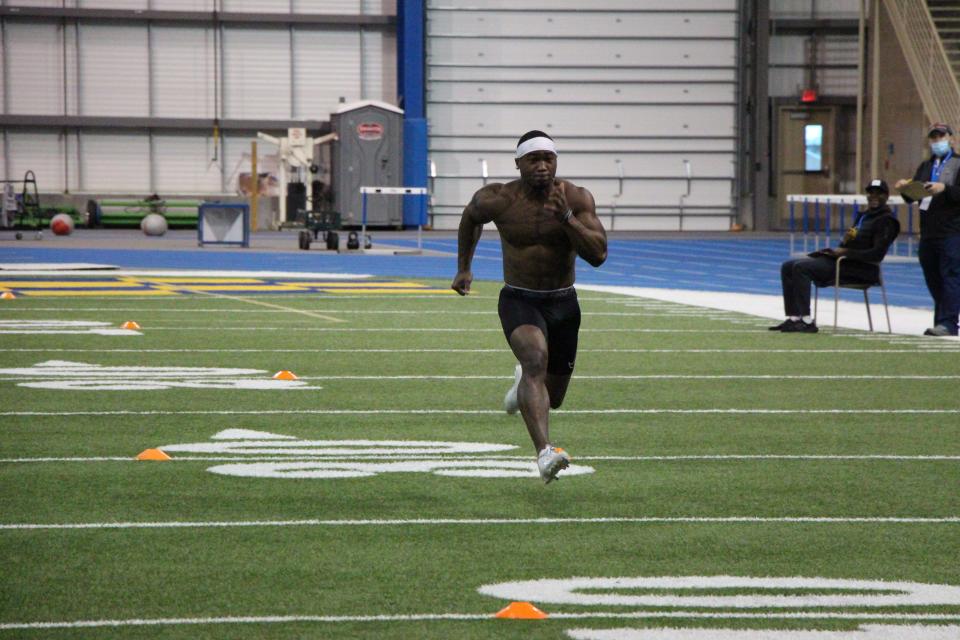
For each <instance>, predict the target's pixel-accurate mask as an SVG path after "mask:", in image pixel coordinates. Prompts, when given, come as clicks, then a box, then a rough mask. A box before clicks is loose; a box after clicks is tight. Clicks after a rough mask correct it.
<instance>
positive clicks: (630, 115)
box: [430, 103, 736, 137]
mask: <svg viewBox="0 0 960 640" xmlns="http://www.w3.org/2000/svg"><path fill="white" fill-rule="evenodd" d="M430 106H431V108H430V124H431V126H432V127H434V129H435V130H436V131H438V132H439V131H443V132H451V131H456V132H457V133H458V134H462V135H468V136H470V135H483V134H489V135H499V136H509V135H511V134H513V135H514V136H516V137H519V136H520V134H522V133H523V132H524V131H528V130H530V129H542V130H543V131H546V132H547V133H549V134H550V135H551V136H552V135H554V134H556V135H557V136H564V135H579V136H582V135H588V136H617V135H625V136H732V135H734V128H735V124H736V123H735V121H734V112H735V111H736V110H735V108H734V107H733V106H729V107H700V106H670V108H669V109H668V108H664V107H663V106H657V105H642V106H624V105H609V106H607V105H598V106H582V105H575V104H574V105H570V104H555V105H552V106H551V105H540V104H514V105H509V106H504V105H498V104H473V105H459V104H443V103H440V104H433V103H431V105H430Z"/></svg>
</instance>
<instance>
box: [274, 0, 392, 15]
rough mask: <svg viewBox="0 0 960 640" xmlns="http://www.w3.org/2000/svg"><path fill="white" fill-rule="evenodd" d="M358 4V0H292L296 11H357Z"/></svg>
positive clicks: (358, 9) (358, 8)
mask: <svg viewBox="0 0 960 640" xmlns="http://www.w3.org/2000/svg"><path fill="white" fill-rule="evenodd" d="M360 4H361V3H360V1H359V0H323V1H322V2H321V1H319V0H293V10H294V12H296V13H359V12H360ZM376 13H379V11H377V12H376Z"/></svg>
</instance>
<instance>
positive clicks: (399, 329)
mask: <svg viewBox="0 0 960 640" xmlns="http://www.w3.org/2000/svg"><path fill="white" fill-rule="evenodd" d="M261 304H268V303H261ZM270 306H276V305H270ZM289 311H290V312H291V313H294V312H295V313H302V314H304V315H308V316H313V317H318V318H323V319H328V320H331V321H335V322H346V320H340V319H333V318H329V317H328V316H322V315H318V314H312V313H309V312H306V311H295V310H294V309H290V310H289ZM225 313H228V312H225ZM426 313H429V312H426ZM145 330H149V331H290V330H291V327H290V325H287V326H282V327H266V326H256V327H225V326H223V325H220V324H217V325H216V326H208V325H203V326H185V325H171V326H159V325H155V324H151V325H150V326H149V327H147V329H145ZM303 331H311V332H335V333H409V332H417V333H457V334H462V333H464V332H465V331H466V332H469V333H503V329H499V328H493V327H491V328H481V329H472V328H471V329H464V328H463V327H297V329H296V333H300V332H303ZM580 333H698V334H699V333H759V331H758V330H756V329H580Z"/></svg>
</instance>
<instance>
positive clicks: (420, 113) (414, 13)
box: [397, 0, 427, 227]
mask: <svg viewBox="0 0 960 640" xmlns="http://www.w3.org/2000/svg"><path fill="white" fill-rule="evenodd" d="M425 48H426V11H425V7H424V2H423V0H404V1H402V2H398V3H397V67H398V68H397V93H398V94H399V97H400V106H401V107H402V108H403V185H404V186H405V187H426V186H427V120H426V117H425V115H426V114H425V109H424V106H425V103H426V90H425V87H426V73H425V67H426V64H425V63H426V51H425ZM419 200H420V198H418V197H416V196H403V224H404V226H406V227H415V226H417V225H418V224H420V223H421V222H422V221H421V219H420V216H421V210H422V207H421V206H420V202H419Z"/></svg>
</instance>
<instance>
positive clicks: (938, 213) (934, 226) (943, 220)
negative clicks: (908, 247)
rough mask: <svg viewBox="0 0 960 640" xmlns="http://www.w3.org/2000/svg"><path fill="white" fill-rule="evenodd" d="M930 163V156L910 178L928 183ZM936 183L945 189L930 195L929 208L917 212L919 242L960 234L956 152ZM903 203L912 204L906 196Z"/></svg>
mask: <svg viewBox="0 0 960 640" xmlns="http://www.w3.org/2000/svg"><path fill="white" fill-rule="evenodd" d="M933 160H934V158H932V157H931V158H928V159H927V160H924V161H923V162H922V163H921V164H920V166H919V167H917V172H916V173H915V174H914V175H913V179H914V180H919V181H921V182H930V177H931V175H932V173H933ZM940 182H943V183H945V184H946V185H947V188H946V189H944V191H943V193H938V194H937V195H935V196H933V199H932V200H931V201H930V207H929V208H928V209H927V210H926V211H921V212H920V237H921V239H923V240H933V239H936V238H946V237H947V236H957V235H960V155H958V154H957V151H956V150H954V152H953V157H952V158H950V160H949V161H948V162H947V163H946V165H945V166H944V167H943V171H942V172H941V174H940ZM903 200H904V202H913V201H912V200H911V199H910V198H907V197H906V196H904V198H903Z"/></svg>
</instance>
